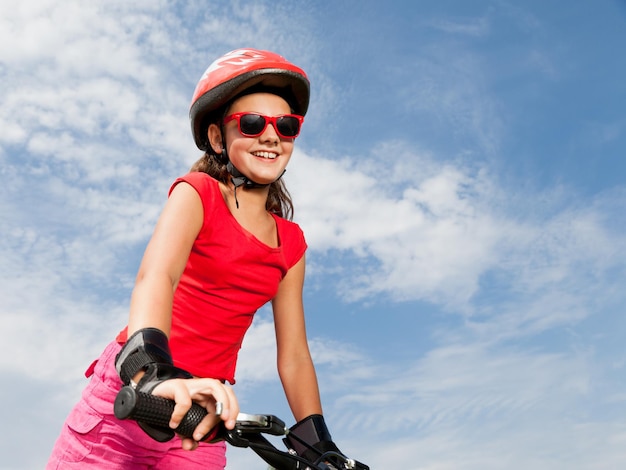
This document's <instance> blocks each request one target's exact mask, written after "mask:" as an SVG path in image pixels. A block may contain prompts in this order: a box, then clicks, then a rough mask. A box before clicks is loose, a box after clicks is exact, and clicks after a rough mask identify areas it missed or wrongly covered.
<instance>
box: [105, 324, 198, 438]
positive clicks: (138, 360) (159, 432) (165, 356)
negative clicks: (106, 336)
mask: <svg viewBox="0 0 626 470" xmlns="http://www.w3.org/2000/svg"><path fill="white" fill-rule="evenodd" d="M115 369H116V370H117V373H118V374H119V376H120V379H122V382H124V385H129V384H130V383H131V380H132V378H133V377H134V376H135V375H136V374H137V373H138V372H140V371H144V375H143V377H142V378H141V379H140V380H139V383H138V384H136V389H137V391H139V392H143V393H152V391H153V390H154V389H155V388H156V386H157V385H159V384H160V383H161V382H164V381H166V380H170V379H190V378H192V375H191V374H190V373H189V372H187V371H185V370H183V369H179V368H178V367H175V366H174V362H173V361H172V354H171V353H170V348H169V345H168V340H167V336H166V335H165V333H163V332H162V331H161V330H159V329H157V328H144V329H141V330H138V331H136V332H135V333H134V334H133V335H132V336H131V337H130V338H128V340H127V341H126V344H125V345H124V346H123V347H122V350H121V351H120V352H119V354H118V355H117V357H116V358H115ZM133 386H134V384H133ZM138 424H139V426H140V427H141V429H143V430H144V431H145V432H146V434H148V435H149V436H150V437H151V438H152V439H154V440H156V441H159V442H166V441H169V440H170V439H172V438H173V437H174V430H172V429H170V428H169V427H162V426H153V425H150V424H146V423H143V422H141V421H138Z"/></svg>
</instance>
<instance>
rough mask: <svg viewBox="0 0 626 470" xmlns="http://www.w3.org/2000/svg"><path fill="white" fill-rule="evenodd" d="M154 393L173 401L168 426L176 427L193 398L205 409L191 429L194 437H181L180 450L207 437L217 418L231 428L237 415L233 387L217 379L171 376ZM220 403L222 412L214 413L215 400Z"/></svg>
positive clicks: (193, 445) (195, 445) (237, 409)
mask: <svg viewBox="0 0 626 470" xmlns="http://www.w3.org/2000/svg"><path fill="white" fill-rule="evenodd" d="M153 393H154V394H155V395H159V396H162V397H164V398H169V399H171V400H174V401H175V402H176V406H175V407H174V412H173V413H172V418H171V420H170V423H169V425H170V427H171V428H172V429H176V427H178V425H179V424H180V422H181V421H182V419H183V418H184V416H185V414H186V413H187V411H188V410H189V408H191V404H192V401H193V402H195V403H197V404H199V405H200V406H202V407H204V408H206V410H207V411H208V412H209V413H208V414H207V416H206V417H205V418H204V419H203V420H202V421H201V422H200V424H198V426H197V427H196V429H195V430H194V439H188V438H184V439H183V449H186V450H194V449H195V448H196V447H198V441H200V440H201V439H202V438H203V437H204V436H206V435H207V434H208V433H209V431H210V430H211V429H213V428H214V427H215V426H217V425H218V424H219V423H220V421H223V422H224V425H225V426H226V428H227V429H233V428H234V427H235V422H236V420H237V415H238V414H239V403H238V402H237V397H236V396H235V393H234V392H233V389H232V388H231V387H230V386H228V385H224V384H223V383H222V382H220V381H219V380H216V379H198V378H193V379H171V380H166V381H164V382H162V383H160V384H159V385H158V386H157V387H156V388H155V389H154V391H153ZM218 402H219V403H221V404H222V412H221V414H220V415H219V416H218V415H217V414H216V410H215V406H216V403H218Z"/></svg>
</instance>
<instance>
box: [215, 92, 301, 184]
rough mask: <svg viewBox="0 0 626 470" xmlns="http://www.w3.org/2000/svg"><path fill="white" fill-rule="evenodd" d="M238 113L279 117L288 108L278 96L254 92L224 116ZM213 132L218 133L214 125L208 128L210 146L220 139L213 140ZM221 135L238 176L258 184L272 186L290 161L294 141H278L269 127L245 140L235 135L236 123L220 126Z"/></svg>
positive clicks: (237, 134)
mask: <svg viewBox="0 0 626 470" xmlns="http://www.w3.org/2000/svg"><path fill="white" fill-rule="evenodd" d="M242 112H250V113H258V114H262V115H265V116H279V115H283V114H289V113H290V112H291V109H290V108H289V104H287V102H286V101H285V100H284V99H283V98H281V97H280V96H277V95H274V94H271V93H254V94H250V95H245V96H242V97H241V98H238V99H237V100H235V101H234V102H233V103H232V105H231V106H230V108H229V109H228V112H227V113H226V114H227V115H230V114H234V113H242ZM211 129H212V130H211ZM216 131H219V128H218V127H217V126H212V127H211V128H210V129H209V139H211V140H210V141H211V142H212V143H215V142H221V138H217V139H216V135H215V133H216ZM224 133H225V135H224V137H225V140H226V146H227V150H228V157H229V159H230V161H231V162H232V164H233V165H234V166H235V168H237V169H238V170H239V171H240V172H241V173H242V174H244V175H245V176H247V177H248V178H249V179H251V180H252V181H255V182H257V183H259V184H269V183H272V182H273V181H275V180H276V179H277V178H279V177H280V176H281V175H282V173H283V171H284V170H285V168H286V166H287V163H289V159H290V158H291V153H292V152H293V141H294V139H285V138H281V137H280V136H279V135H278V133H277V132H276V129H275V128H274V126H273V125H272V124H268V125H267V127H266V128H265V130H264V131H263V132H262V133H261V134H260V135H258V136H256V137H246V136H244V135H242V134H241V133H240V132H239V128H238V125H237V121H236V120H232V121H230V122H228V123H226V124H225V125H224ZM212 134H213V135H212ZM214 148H216V146H214Z"/></svg>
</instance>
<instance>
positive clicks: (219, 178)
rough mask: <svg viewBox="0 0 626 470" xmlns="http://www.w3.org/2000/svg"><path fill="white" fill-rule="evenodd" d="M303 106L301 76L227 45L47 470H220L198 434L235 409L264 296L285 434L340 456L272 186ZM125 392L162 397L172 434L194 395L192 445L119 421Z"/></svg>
mask: <svg viewBox="0 0 626 470" xmlns="http://www.w3.org/2000/svg"><path fill="white" fill-rule="evenodd" d="M308 104H309V81H308V79H307V76H306V74H305V73H304V71H302V70H301V69H300V68H298V67H297V66H295V65H293V64H291V63H290V62H288V61H287V60H285V59H284V58H283V57H281V56H279V55H277V54H274V53H271V52H267V51H258V50H253V49H239V50H235V51H233V52H230V53H229V54H226V55H225V56H223V57H221V58H219V59H218V60H216V61H215V62H214V63H213V64H211V65H210V66H209V68H208V69H207V71H206V72H205V73H204V75H203V76H202V78H201V79H200V81H199V83H198V85H197V87H196V90H195V93H194V96H193V99H192V104H191V110H190V119H191V126H192V132H193V136H194V139H195V142H196V144H197V146H198V147H199V148H200V149H201V150H203V151H204V152H205V154H204V156H203V157H202V158H201V159H200V160H198V161H197V162H196V163H195V164H194V166H193V167H192V171H191V172H190V173H189V174H187V175H185V176H183V177H181V178H179V179H177V180H176V181H175V182H174V184H173V186H172V187H171V189H170V194H169V199H168V201H167V203H166V205H165V208H164V210H163V212H162V214H161V216H160V218H159V220H158V223H157V225H156V228H155V231H154V234H153V235H152V238H151V239H150V242H149V243H148V246H147V248H146V251H145V254H144V257H143V260H142V262H141V266H140V268H139V273H138V275H137V280H136V284H135V288H134V289H133V294H132V298H131V303H130V317H129V322H128V326H127V327H126V328H125V329H124V330H122V332H121V333H120V334H119V335H118V336H117V338H116V340H115V341H113V342H112V343H111V344H109V346H108V347H107V348H106V349H105V351H104V353H103V354H102V356H101V357H100V358H99V359H98V360H97V361H96V362H95V363H94V365H92V367H90V368H89V370H88V371H87V376H91V381H90V383H89V385H88V386H87V388H86V389H85V391H84V393H83V396H82V399H81V400H80V401H79V403H78V404H77V405H76V406H75V407H74V409H73V410H72V412H71V413H70V415H69V416H68V418H67V420H66V422H65V424H64V426H63V430H62V433H61V435H60V437H59V439H58V440H57V443H56V445H55V447H54V449H53V452H52V455H51V457H50V461H49V463H48V467H47V468H48V469H49V470H51V469H75V468H85V467H88V468H89V467H90V468H107V469H118V468H119V469H128V468H133V469H142V468H145V469H148V468H150V469H167V468H177V469H200V468H202V469H207V468H209V469H223V468H224V467H225V464H226V459H225V444H224V443H223V442H219V443H208V442H206V441H207V440H210V437H209V438H207V435H208V436H210V435H211V434H210V431H211V430H214V429H216V425H217V424H218V423H219V422H220V420H221V421H223V422H224V425H225V426H226V427H227V428H229V429H232V428H233V426H234V423H235V418H236V417H237V414H238V411H239V409H238V404H237V399H236V396H235V394H234V393H233V390H232V388H231V387H230V386H229V385H226V382H229V383H230V384H234V383H235V365H236V361H237V354H238V351H239V348H240V346H241V343H242V340H243V336H244V334H245V332H246V331H247V329H248V327H249V326H250V324H251V322H252V318H253V316H254V313H255V312H256V310H257V309H258V308H260V307H261V306H262V305H264V304H265V303H267V302H268V301H271V302H272V308H273V313H274V323H275V328H276V341H277V351H278V361H277V364H278V372H279V376H280V379H281V382H282V385H283V388H284V390H285V394H286V397H287V400H288V403H289V405H290V408H291V410H292V412H293V415H294V417H295V419H296V421H298V423H297V424H296V426H294V428H292V432H294V433H295V434H296V435H298V434H300V435H301V437H303V438H304V439H305V441H307V442H308V443H309V444H311V445H313V446H314V447H316V448H317V449H320V450H322V451H324V450H335V451H338V449H337V447H336V446H335V445H334V443H333V442H332V439H331V437H330V434H329V433H328V430H327V428H326V425H325V424H324V419H323V417H322V407H321V404H320V396H319V391H318V385H317V379H316V374H315V370H314V366H313V363H312V361H311V356H310V353H309V349H308V345H307V339H306V332H305V322H304V310H303V305H302V287H303V282H304V266H305V255H304V253H305V250H306V243H305V241H304V236H303V234H302V231H301V230H300V228H299V227H298V226H297V225H296V224H294V223H293V222H290V221H289V220H287V219H289V218H290V217H291V214H292V210H293V207H292V203H291V199H290V196H289V193H288V192H287V190H286V188H285V186H284V184H283V182H282V180H281V176H282V175H283V173H284V171H285V168H286V166H287V164H288V162H289V159H290V158H291V155H292V152H293V146H294V139H295V138H296V137H297V136H298V134H299V132H300V126H301V124H302V122H303V119H304V115H305V114H306V111H307V108H308ZM125 384H126V385H128V384H131V385H132V386H135V387H136V388H137V389H138V390H140V391H143V392H149V393H154V394H157V395H161V396H164V397H167V398H171V399H174V400H175V401H176V407H175V409H174V412H173V414H172V418H171V422H170V427H171V428H172V429H175V428H176V426H177V425H178V424H179V423H180V421H181V420H182V418H183V416H184V415H185V413H186V411H187V410H188V409H189V407H190V406H191V402H192V400H193V401H195V402H197V403H199V404H200V405H202V406H204V407H205V408H206V409H207V410H208V411H209V414H208V416H207V417H206V418H205V419H204V420H203V421H202V422H201V423H200V424H199V425H198V427H197V428H196V430H195V432H194V439H181V438H180V437H178V436H176V437H174V438H173V439H171V438H172V437H173V434H174V433H173V431H172V430H171V429H162V428H155V427H152V426H150V425H147V424H145V423H137V422H134V421H130V420H128V421H121V420H117V419H116V418H115V417H114V416H113V401H114V400H115V396H116V394H117V392H118V391H119V390H120V388H121V387H122V386H123V385H125ZM220 411H221V412H220ZM159 441H160V442H159ZM293 447H294V448H295V450H296V451H298V452H299V453H303V452H305V449H302V448H299V444H297V443H293ZM189 450H195V451H194V452H188V451H189ZM309 451H310V450H309Z"/></svg>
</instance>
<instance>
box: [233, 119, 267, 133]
mask: <svg viewBox="0 0 626 470" xmlns="http://www.w3.org/2000/svg"><path fill="white" fill-rule="evenodd" d="M263 129H265V118H264V117H263V116H259V115H258V114H244V115H243V116H241V117H240V118H239V130H241V133H242V134H245V135H250V136H256V135H259V134H260V133H261V132H263Z"/></svg>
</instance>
